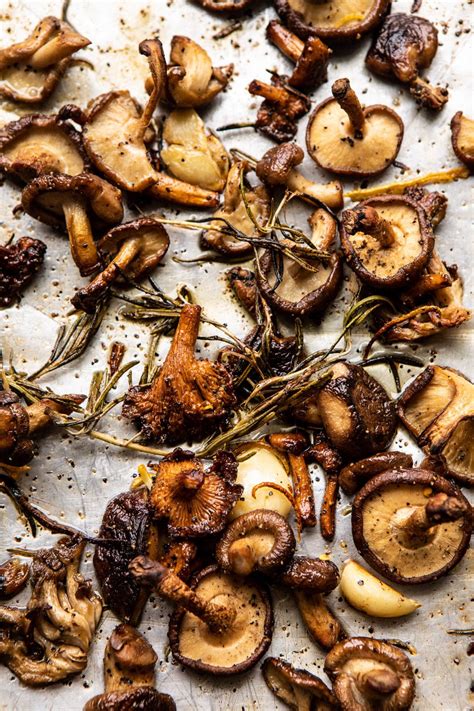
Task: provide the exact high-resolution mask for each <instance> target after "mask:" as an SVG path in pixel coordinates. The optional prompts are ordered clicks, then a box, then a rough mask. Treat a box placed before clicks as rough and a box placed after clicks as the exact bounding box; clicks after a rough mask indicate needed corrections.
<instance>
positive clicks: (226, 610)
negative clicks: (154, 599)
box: [131, 557, 273, 676]
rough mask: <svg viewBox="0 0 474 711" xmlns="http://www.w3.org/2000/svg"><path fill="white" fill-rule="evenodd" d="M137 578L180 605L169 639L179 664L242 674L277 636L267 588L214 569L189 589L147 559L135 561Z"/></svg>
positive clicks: (202, 574) (199, 576)
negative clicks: (274, 636) (274, 631)
mask: <svg viewBox="0 0 474 711" xmlns="http://www.w3.org/2000/svg"><path fill="white" fill-rule="evenodd" d="M131 570H132V573H133V574H134V575H135V576H136V577H137V578H138V579H139V580H140V581H141V582H142V583H144V584H149V585H153V588H154V590H155V592H156V593H158V595H160V597H163V598H165V599H166V600H169V601H170V602H173V603H174V604H175V605H178V607H177V608H176V610H175V612H174V613H173V614H172V616H171V619H170V625H169V630H168V638H169V642H170V647H171V652H172V654H173V657H174V658H175V659H176V661H177V662H179V663H180V664H183V666H186V667H189V668H190V669H193V670H195V671H200V672H205V673H208V674H212V675H213V676H230V675H233V674H240V673H242V672H244V671H247V670H248V669H250V668H251V667H253V666H254V665H255V664H256V663H257V662H258V661H259V660H260V659H261V657H262V656H263V655H264V654H265V652H266V651H267V649H268V647H269V645H270V642H271V637H272V632H273V610H272V604H271V598H270V594H269V592H268V590H267V588H266V587H265V586H264V585H262V584H261V583H257V582H255V581H252V582H250V581H248V580H242V579H241V578H237V577H235V576H232V575H228V574H226V573H223V572H222V571H220V570H219V569H218V567H217V566H215V565H211V566H209V567H207V568H204V569H203V570H201V571H200V572H199V573H197V574H196V575H195V576H194V578H193V580H192V582H191V584H190V586H188V585H186V584H185V583H183V582H182V581H181V580H180V579H179V578H178V577H177V576H176V575H175V574H174V573H172V572H171V571H170V570H168V569H167V568H165V567H164V566H162V565H160V564H159V563H154V562H152V561H150V560H148V559H146V558H143V557H138V558H135V560H134V561H132V563H131Z"/></svg>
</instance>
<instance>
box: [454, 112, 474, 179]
mask: <svg viewBox="0 0 474 711" xmlns="http://www.w3.org/2000/svg"><path fill="white" fill-rule="evenodd" d="M451 141H452V144H453V149H454V152H455V153H456V155H457V157H458V158H459V160H460V161H461V162H462V163H464V164H465V165H467V167H468V168H469V169H470V170H472V169H473V168H474V121H473V120H472V119H470V118H468V117H467V116H465V115H464V114H463V112H462V111H458V112H457V113H455V114H454V116H453V118H452V119H451Z"/></svg>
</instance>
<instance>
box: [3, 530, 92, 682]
mask: <svg viewBox="0 0 474 711" xmlns="http://www.w3.org/2000/svg"><path fill="white" fill-rule="evenodd" d="M83 550H84V542H83V541H82V539H80V538H77V537H76V538H62V539H61V540H60V541H59V542H58V543H57V544H56V545H55V546H54V547H53V548H50V549H48V548H46V549H42V550H39V551H37V552H36V553H35V555H34V558H33V563H32V566H31V584H32V594H31V598H30V600H29V602H28V605H27V606H26V608H16V607H6V606H3V607H0V659H2V661H3V662H4V663H5V664H6V665H7V666H8V668H9V669H10V671H12V672H13V674H15V676H17V677H18V679H20V681H21V682H23V684H26V685H27V686H45V685H47V684H53V683H54V682H57V681H60V680H61V679H66V678H67V677H69V676H71V675H72V674H79V673H80V672H81V671H83V670H84V669H85V667H86V664H87V654H88V651H89V647H90V645H91V642H92V639H93V636H94V632H95V630H96V628H97V625H98V623H99V620H100V617H101V614H102V601H101V599H100V597H99V596H98V595H97V594H96V593H95V592H94V591H93V590H92V587H91V583H90V581H88V580H85V579H84V578H83V576H82V575H81V574H80V573H79V564H80V560H81V556H82V552H83Z"/></svg>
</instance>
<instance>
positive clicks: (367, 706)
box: [324, 637, 415, 711]
mask: <svg viewBox="0 0 474 711" xmlns="http://www.w3.org/2000/svg"><path fill="white" fill-rule="evenodd" d="M324 671H325V672H326V674H327V675H328V676H329V678H330V679H331V680H332V684H333V686H332V688H333V691H334V693H335V695H336V697H337V700H338V701H339V703H340V704H341V708H342V709H343V710H344V711H372V709H377V711H406V710H407V709H409V708H410V707H411V705H412V703H413V699H414V697H415V675H414V673H413V669H412V666H411V664H410V661H409V659H408V657H407V656H406V654H404V653H403V652H402V651H401V650H400V649H398V648H397V647H394V646H393V645H392V644H389V643H388V642H382V641H381V640H378V639H372V638H370V637H351V638H349V639H345V640H343V641H342V642H339V643H338V644H336V646H335V647H333V649H332V650H331V651H330V652H329V654H328V655H327V657H326V661H325V663H324Z"/></svg>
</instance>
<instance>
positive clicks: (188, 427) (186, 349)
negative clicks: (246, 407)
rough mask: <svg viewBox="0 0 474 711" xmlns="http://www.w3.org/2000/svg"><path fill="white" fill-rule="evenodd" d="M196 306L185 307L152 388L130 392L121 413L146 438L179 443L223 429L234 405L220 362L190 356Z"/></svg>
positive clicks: (197, 312)
mask: <svg viewBox="0 0 474 711" xmlns="http://www.w3.org/2000/svg"><path fill="white" fill-rule="evenodd" d="M200 316H201V307H200V306H197V305H194V304H186V305H185V306H184V307H183V309H182V311H181V316H180V319H179V322H178V326H177V328H176V331H175V335H174V338H173V342H172V344H171V347H170V349H169V351H168V355H167V357H166V360H165V362H164V363H163V366H162V367H161V369H160V370H159V372H158V374H157V375H156V377H155V378H154V380H153V381H152V383H151V384H149V385H147V386H145V387H140V386H137V387H133V388H131V389H130V390H129V391H128V393H127V395H126V397H125V401H124V405H123V411H122V412H123V415H124V416H125V417H126V418H127V419H130V420H132V421H133V422H135V423H136V424H137V426H138V427H139V428H140V430H141V433H142V435H143V437H144V438H145V439H147V440H154V441H159V442H167V443H169V444H178V443H180V442H182V441H184V440H192V439H196V438H200V439H202V438H203V437H205V436H206V434H208V433H209V432H215V431H216V429H218V428H219V427H221V426H223V425H224V424H225V422H226V421H227V419H228V418H229V416H230V413H231V409H232V407H233V406H234V403H235V396H234V393H233V389H232V379H231V377H230V375H229V373H228V372H227V370H226V369H225V368H224V366H223V365H221V364H220V363H215V362H212V361H209V360H199V359H197V358H196V357H195V355H194V349H195V346H196V340H197V337H198V332H199V322H200Z"/></svg>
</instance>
